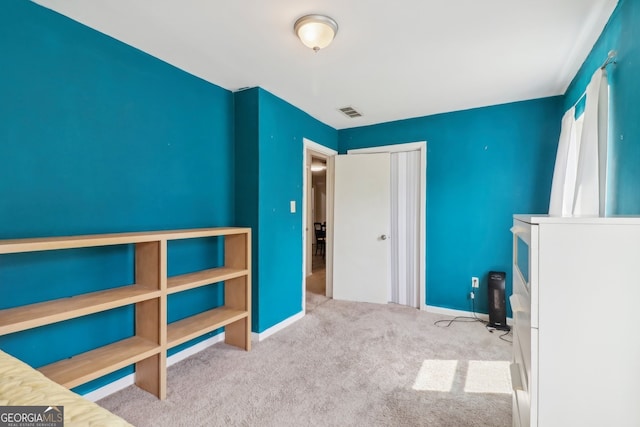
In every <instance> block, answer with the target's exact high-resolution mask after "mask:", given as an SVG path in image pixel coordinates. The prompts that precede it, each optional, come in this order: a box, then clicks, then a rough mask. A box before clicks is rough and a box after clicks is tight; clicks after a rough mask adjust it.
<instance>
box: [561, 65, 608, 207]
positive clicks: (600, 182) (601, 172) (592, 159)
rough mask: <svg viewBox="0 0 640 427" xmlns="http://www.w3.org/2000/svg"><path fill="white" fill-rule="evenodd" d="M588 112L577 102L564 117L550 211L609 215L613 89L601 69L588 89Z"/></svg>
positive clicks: (586, 108) (586, 107)
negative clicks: (579, 108) (577, 115)
mask: <svg viewBox="0 0 640 427" xmlns="http://www.w3.org/2000/svg"><path fill="white" fill-rule="evenodd" d="M585 95H586V105H585V111H584V114H583V115H582V116H581V117H580V118H579V119H577V120H576V119H575V106H574V107H572V108H570V109H569V110H568V111H567V112H566V113H565V115H564V117H563V118H562V127H561V130H560V140H559V141H558V152H557V155H556V165H555V168H554V171H553V181H552V184H551V199H550V201H549V215H551V216H605V206H606V185H607V134H608V126H607V123H608V109H609V91H608V84H607V76H606V72H605V71H604V70H602V69H598V71H596V73H595V74H594V75H593V77H592V79H591V82H590V83H589V85H588V86H587V90H586V92H585Z"/></svg>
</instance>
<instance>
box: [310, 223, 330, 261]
mask: <svg viewBox="0 0 640 427" xmlns="http://www.w3.org/2000/svg"><path fill="white" fill-rule="evenodd" d="M313 229H314V231H315V235H316V250H315V252H314V254H315V255H318V252H320V255H322V257H323V258H324V253H325V248H326V241H327V231H326V227H325V226H324V224H322V223H320V222H314V223H313Z"/></svg>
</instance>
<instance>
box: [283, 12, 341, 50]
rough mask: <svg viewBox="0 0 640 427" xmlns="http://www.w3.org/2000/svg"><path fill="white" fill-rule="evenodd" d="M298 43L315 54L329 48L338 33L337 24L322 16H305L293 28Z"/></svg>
mask: <svg viewBox="0 0 640 427" xmlns="http://www.w3.org/2000/svg"><path fill="white" fill-rule="evenodd" d="M293 30H294V31H295V33H296V35H297V36H298V38H300V41H301V42H302V43H303V44H304V45H305V46H307V47H309V48H311V49H313V50H314V51H315V52H317V51H319V50H320V49H324V48H325V47H327V46H329V45H330V44H331V42H332V41H333V38H334V37H335V36H336V33H337V32H338V24H337V23H336V21H334V20H333V19H331V18H329V17H328V16H324V15H306V16H303V17H302V18H300V19H298V20H297V21H296V23H295V24H294V26H293Z"/></svg>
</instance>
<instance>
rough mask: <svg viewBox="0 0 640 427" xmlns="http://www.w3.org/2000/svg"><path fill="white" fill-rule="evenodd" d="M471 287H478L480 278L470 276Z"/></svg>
mask: <svg viewBox="0 0 640 427" xmlns="http://www.w3.org/2000/svg"><path fill="white" fill-rule="evenodd" d="M471 287H472V288H479V287H480V280H479V279H478V278H477V277H472V278H471Z"/></svg>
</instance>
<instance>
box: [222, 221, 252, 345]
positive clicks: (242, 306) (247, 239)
mask: <svg viewBox="0 0 640 427" xmlns="http://www.w3.org/2000/svg"><path fill="white" fill-rule="evenodd" d="M224 265H225V267H232V268H240V269H247V270H248V273H247V275H246V276H242V277H237V278H235V279H231V280H227V281H226V282H225V284H224V305H225V307H227V308H232V309H236V310H243V311H246V312H247V313H248V315H247V317H245V318H243V319H240V320H238V321H236V322H233V323H230V324H228V325H227V326H225V342H226V343H227V344H229V345H233V346H236V347H240V348H242V349H245V350H247V351H249V350H251V231H250V230H249V231H247V232H246V233H241V234H231V235H226V236H225V237H224Z"/></svg>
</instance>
